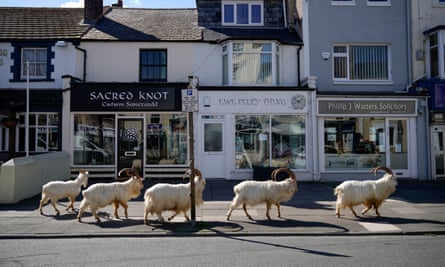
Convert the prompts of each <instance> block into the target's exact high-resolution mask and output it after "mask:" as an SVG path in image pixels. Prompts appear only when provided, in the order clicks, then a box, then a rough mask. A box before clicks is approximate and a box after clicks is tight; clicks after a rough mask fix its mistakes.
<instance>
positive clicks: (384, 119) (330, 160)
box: [317, 98, 417, 180]
mask: <svg viewBox="0 0 445 267" xmlns="http://www.w3.org/2000/svg"><path fill="white" fill-rule="evenodd" d="M317 108H318V113H317V116H318V129H319V132H318V140H319V142H318V143H319V144H320V147H321V148H322V149H320V152H319V153H320V154H319V162H320V164H319V168H320V173H321V176H322V178H323V179H325V180H329V179H336V178H337V177H338V173H346V174H348V173H351V174H352V173H357V172H366V173H369V171H370V169H371V168H374V167H376V166H388V167H390V168H391V169H392V170H393V171H394V173H395V174H396V175H397V176H398V177H415V176H416V173H417V172H416V171H417V169H416V168H417V160H416V159H417V156H416V155H417V152H416V151H417V145H416V144H417V141H416V140H417V139H416V134H417V131H416V116H417V100H416V99H410V98H398V99H394V98H319V99H318V100H317Z"/></svg>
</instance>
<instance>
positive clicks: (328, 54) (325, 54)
mask: <svg viewBox="0 0 445 267" xmlns="http://www.w3.org/2000/svg"><path fill="white" fill-rule="evenodd" d="M330 55H331V53H329V52H321V57H322V58H323V59H324V60H328V59H329V56H330Z"/></svg>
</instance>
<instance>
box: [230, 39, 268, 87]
mask: <svg viewBox="0 0 445 267" xmlns="http://www.w3.org/2000/svg"><path fill="white" fill-rule="evenodd" d="M271 51H272V46H271V44H258V43H253V44H234V45H233V82H234V83H241V84H270V83H272V52H271Z"/></svg>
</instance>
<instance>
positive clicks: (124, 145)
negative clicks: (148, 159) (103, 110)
mask: <svg viewBox="0 0 445 267" xmlns="http://www.w3.org/2000/svg"><path fill="white" fill-rule="evenodd" d="M142 127H143V119H142V118H120V119H118V133H119V137H118V138H119V140H118V144H117V147H118V160H117V166H118V168H117V171H119V170H121V169H123V168H133V169H137V170H138V171H139V173H140V174H141V176H142V177H143V169H144V168H143V167H144V166H143V163H144V161H143V154H144V153H143V152H144V144H143V140H144V139H143V128H142Z"/></svg>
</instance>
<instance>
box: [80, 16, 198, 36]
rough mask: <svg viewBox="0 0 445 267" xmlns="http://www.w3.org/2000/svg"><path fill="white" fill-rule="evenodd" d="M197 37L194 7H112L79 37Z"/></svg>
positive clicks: (196, 18) (196, 20) (196, 19)
mask: <svg viewBox="0 0 445 267" xmlns="http://www.w3.org/2000/svg"><path fill="white" fill-rule="evenodd" d="M86 40H101V41H117V40H119V41H200V40H202V38H201V30H200V27H198V13H197V10H196V9H184V8H181V9H133V8H113V9H112V10H111V11H110V12H108V13H107V14H105V16H104V17H103V18H102V19H100V20H99V21H98V22H97V23H96V25H94V26H93V28H92V29H91V30H90V31H88V33H87V34H86V35H85V36H83V37H82V41H86Z"/></svg>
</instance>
